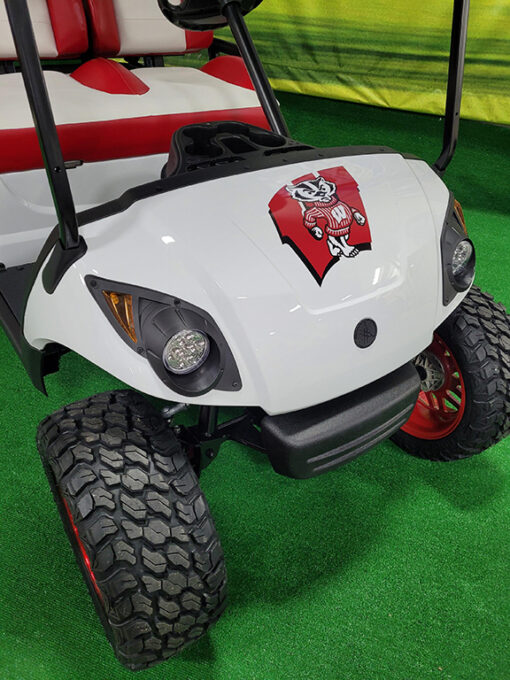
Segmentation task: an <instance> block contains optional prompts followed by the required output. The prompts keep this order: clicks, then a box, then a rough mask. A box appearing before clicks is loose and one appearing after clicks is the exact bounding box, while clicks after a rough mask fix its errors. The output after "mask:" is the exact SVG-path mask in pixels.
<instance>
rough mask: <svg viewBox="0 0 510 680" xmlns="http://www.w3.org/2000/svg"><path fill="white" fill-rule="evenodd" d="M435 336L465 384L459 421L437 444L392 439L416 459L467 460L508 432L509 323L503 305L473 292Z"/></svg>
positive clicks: (404, 435) (400, 435) (407, 437)
mask: <svg viewBox="0 0 510 680" xmlns="http://www.w3.org/2000/svg"><path fill="white" fill-rule="evenodd" d="M437 333H438V335H439V337H440V338H441V339H442V340H444V342H446V344H447V345H448V347H449V348H450V350H451V352H452V354H453V356H454V357H455V359H456V361H457V363H458V366H459V368H460V371H461V374H462V378H463V380H464V384H465V399H466V403H465V410H464V413H463V416H462V419H461V421H460V422H459V424H458V425H457V427H456V429H455V430H454V431H453V432H451V434H449V435H448V436H447V437H444V438H442V439H435V440H426V439H419V438H417V437H414V436H411V435H410V434H408V433H406V432H403V431H402V430H400V431H399V432H397V433H396V434H395V435H394V436H393V437H392V439H393V441H394V442H395V443H396V444H398V446H400V448H402V449H404V451H407V452H408V453H410V454H412V455H413V456H418V457H420V458H428V459H429V460H437V461H453V460H460V459H462V458H470V457H471V456H474V455H475V454H478V453H481V452H482V451H485V450H486V449H488V448H489V447H490V446H492V445H493V444H496V443H497V442H499V441H500V440H501V439H503V438H504V437H505V436H506V435H508V434H509V432H510V317H509V316H508V314H507V313H506V310H505V308H504V307H503V305H501V304H499V303H496V302H494V298H493V297H492V296H491V295H489V294H488V293H483V292H482V291H481V290H480V289H479V288H477V287H476V286H474V287H473V288H472V289H471V290H470V291H469V293H468V294H467V296H466V297H465V298H464V300H463V301H462V303H461V304H460V305H459V306H458V307H457V309H456V310H455V311H454V312H453V313H452V314H451V315H450V316H449V317H448V318H447V319H446V321H444V322H443V324H442V325H441V326H440V327H439V328H438V330H437Z"/></svg>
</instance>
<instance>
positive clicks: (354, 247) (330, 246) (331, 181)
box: [269, 167, 371, 285]
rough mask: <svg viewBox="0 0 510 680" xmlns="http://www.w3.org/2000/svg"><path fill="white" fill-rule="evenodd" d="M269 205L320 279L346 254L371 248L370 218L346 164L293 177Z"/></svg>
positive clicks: (290, 241) (281, 230) (278, 224)
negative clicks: (296, 177)
mask: <svg viewBox="0 0 510 680" xmlns="http://www.w3.org/2000/svg"><path fill="white" fill-rule="evenodd" d="M269 211H270V214H271V216H272V218H273V221H274V223H275V225H276V227H277V229H278V232H279V234H280V237H281V239H282V241H283V243H286V244H289V245H291V246H292V248H293V249H294V250H295V252H296V253H297V254H298V255H299V256H300V258H301V259H302V260H303V262H304V263H305V264H306V266H307V267H308V269H309V270H310V272H311V273H312V274H313V276H314V278H315V279H316V281H317V282H318V283H319V285H322V282H323V280H324V277H325V275H326V273H327V272H328V271H329V269H330V267H331V266H332V265H333V264H335V262H337V261H338V260H339V259H341V258H354V257H356V256H357V255H359V253H360V252H361V251H362V250H370V248H371V236H370V228H369V224H368V219H367V216H366V212H365V208H364V205H363V201H362V199H361V196H360V193H359V189H358V185H357V182H356V181H355V180H354V178H353V177H352V176H351V175H350V174H349V173H348V172H347V170H346V169H345V168H344V167H338V168H331V169H329V170H323V171H321V172H320V173H316V174H314V175H307V176H305V177H300V178H298V179H296V180H294V181H293V182H292V183H290V184H287V186H285V187H282V189H280V191H279V192H278V193H277V194H275V196H273V198H272V200H271V202H270V203H269Z"/></svg>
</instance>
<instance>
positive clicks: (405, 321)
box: [24, 154, 461, 414]
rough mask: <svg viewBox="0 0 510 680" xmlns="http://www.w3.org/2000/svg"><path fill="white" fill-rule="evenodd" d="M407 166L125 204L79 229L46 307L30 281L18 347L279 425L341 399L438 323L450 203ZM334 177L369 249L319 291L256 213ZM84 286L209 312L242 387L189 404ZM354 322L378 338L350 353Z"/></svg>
mask: <svg viewBox="0 0 510 680" xmlns="http://www.w3.org/2000/svg"><path fill="white" fill-rule="evenodd" d="M419 163H420V162H418V161H416V162H415V161H406V160H405V159H404V158H403V157H402V156H400V155H398V154H380V155H364V156H351V157H341V158H337V159H331V158H330V159H322V160H320V161H313V162H308V163H300V164H289V165H284V166H280V167H276V168H270V169H265V170H261V171H257V172H250V173H245V174H240V175H235V176H232V177H228V178H225V179H217V180H213V181H209V182H205V183H202V184H197V185H192V186H189V187H185V188H183V189H179V190H175V191H172V192H168V193H165V194H162V195H158V196H155V197H152V198H150V199H145V200H143V201H139V202H137V203H134V204H133V205H132V206H131V207H130V208H129V209H127V210H126V211H125V212H123V213H120V214H117V215H114V216H112V217H108V218H105V219H103V220H101V221H99V222H94V223H92V224H90V225H87V226H86V227H84V228H83V230H82V233H83V236H84V237H85V239H86V242H87V245H88V250H87V253H86V254H85V255H84V257H82V258H81V259H80V260H78V262H76V263H75V264H74V265H73V266H72V267H71V268H70V269H69V270H68V272H67V273H66V274H65V276H64V278H63V279H62V281H61V283H60V285H59V286H58V288H57V289H56V291H55V292H54V294H53V295H51V296H50V295H47V294H46V293H45V291H44V289H43V287H42V284H41V280H40V278H39V280H38V281H37V282H36V284H35V286H34V288H33V291H32V293H31V295H30V298H29V301H28V306H27V313H26V317H25V329H24V332H25V336H26V338H27V340H28V342H29V343H31V344H32V345H34V346H35V347H38V348H41V347H42V346H44V345H45V344H46V343H47V342H48V341H53V342H59V343H61V344H63V345H65V346H66V347H69V348H71V349H73V350H74V351H77V352H78V353H79V354H82V355H83V356H85V357H86V358H87V359H89V360H90V361H92V362H94V363H96V364H97V365H98V366H101V367H102V368H104V369H105V370H106V371H108V372H109V373H112V374H113V375H115V376H116V377H117V378H120V379H121V380H123V381H125V382H126V383H128V384H129V385H131V386H133V387H134V388H136V389H138V390H140V391H142V392H145V393H148V394H151V395H153V396H157V397H161V398H163V399H167V400H169V401H188V402H193V403H207V404H216V405H233V406H235V405H239V406H260V407H262V408H263V409H264V410H265V411H266V412H267V413H269V414H278V413H284V412H289V411H294V410H298V409H301V408H306V407H309V406H312V405H314V404H318V403H322V402H324V401H327V400H329V399H332V398H334V397H337V396H340V395H343V394H347V393H349V392H351V391H352V390H355V389H357V388H359V387H362V386H363V385H366V384H368V383H370V382H373V381H374V380H376V379H378V378H380V377H382V376H383V375H386V374H387V373H389V372H391V371H393V370H394V369H396V368H398V367H399V366H401V365H403V364H404V363H405V362H406V361H409V360H410V359H412V358H413V357H414V356H415V355H416V354H418V353H419V352H421V351H422V350H423V349H424V348H425V347H427V346H428V344H429V343H430V341H431V339H432V333H433V331H434V329H435V328H436V326H437V325H438V320H439V321H440V320H442V318H444V316H443V315H444V314H445V310H444V309H443V308H442V301H441V300H442V274H441V260H440V249H439V239H440V235H441V229H442V223H443V219H444V215H445V212H446V208H447V204H448V197H449V195H448V191H447V190H446V188H445V187H444V185H443V184H442V182H441V181H440V180H439V179H437V177H436V176H435V175H434V173H433V172H432V170H430V168H428V166H426V165H425V164H424V163H423V164H422V165H419ZM337 166H342V167H344V168H345V169H346V170H347V171H348V173H350V175H351V176H352V177H353V178H354V179H355V180H356V182H357V183H358V185H359V190H360V195H361V199H362V201H363V205H364V209H365V212H366V215H367V217H368V220H369V223H370V231H371V237H372V243H371V247H372V249H371V250H364V251H361V252H360V253H359V255H358V256H357V257H352V258H348V257H340V259H339V260H338V262H336V263H335V264H333V266H332V267H331V268H330V269H329V271H328V272H327V274H326V276H325V277H324V280H323V281H322V285H319V283H318V282H317V280H316V279H315V278H314V276H312V274H311V273H310V271H309V269H308V268H307V267H306V266H305V264H304V263H303V261H302V259H301V258H300V257H299V256H298V255H297V254H296V252H295V251H294V250H293V249H292V248H291V247H290V245H288V244H283V243H282V240H281V238H280V235H279V233H278V230H277V228H276V226H275V223H274V222H273V219H272V218H271V216H270V214H269V211H268V206H269V203H270V201H271V199H272V198H273V196H274V195H275V193H276V192H278V190H279V189H281V188H282V187H285V186H286V185H288V184H289V183H291V182H293V181H294V180H296V179H297V178H300V177H302V176H305V175H307V174H309V173H315V174H317V173H319V172H320V171H325V170H326V169H329V168H335V167H337ZM411 167H412V168H413V169H412V170H411ZM427 194H430V195H427ZM303 229H305V227H304V226H303ZM308 236H309V235H308V234H307V237H308ZM310 238H311V236H310ZM90 274H92V275H96V276H98V277H100V278H104V279H108V280H112V281H118V282H121V283H124V284H132V285H136V286H140V287H144V288H148V289H152V290H155V291H158V292H162V293H167V294H170V295H173V296H177V297H180V298H182V299H183V300H186V301H188V302H190V303H192V304H194V305H196V306H198V307H200V308H201V309H203V310H205V311H207V312H208V313H209V314H210V315H211V316H212V317H213V318H214V319H215V321H216V323H217V324H218V326H219V327H220V329H221V331H222V332H223V334H224V336H225V338H226V340H227V342H228V343H229V345H230V348H231V350H232V352H233V355H234V357H235V360H236V362H237V365H238V368H239V371H240V374H241V379H242V384H243V386H242V389H241V390H240V391H239V392H221V391H218V390H213V391H211V392H210V393H208V394H206V395H203V396H202V397H199V398H194V399H190V398H184V397H183V396H182V395H179V394H176V393H173V392H172V391H171V390H170V389H168V388H167V387H166V386H165V385H164V384H163V383H162V382H161V381H160V380H159V379H158V378H157V376H156V374H155V373H154V372H153V370H152V368H151V367H150V365H149V363H148V362H147V361H146V360H145V359H144V358H143V357H140V356H138V355H137V354H136V353H135V352H134V351H133V350H132V349H131V348H130V347H129V346H128V345H127V344H126V343H125V342H123V341H122V340H121V338H120V337H119V335H118V334H117V333H116V332H115V330H114V329H113V328H112V326H111V325H110V323H109V321H108V320H107V319H106V318H105V317H104V315H103V312H102V311H101V310H100V308H99V307H98V305H97V303H96V302H95V300H94V299H93V297H92V295H91V294H90V292H89V291H88V289H87V287H86V285H85V282H84V279H85V276H87V275H90ZM460 299H461V298H460V296H459V300H456V303H455V304H458V302H459V301H460ZM454 306H455V305H454ZM365 318H370V319H373V320H374V321H375V322H376V324H377V327H378V334H377V338H376V339H375V342H374V343H373V344H372V345H371V346H370V347H368V348H366V349H360V348H359V347H357V346H356V345H355V343H354V339H353V334H354V329H355V327H356V325H357V324H358V322H359V321H360V320H362V319H365Z"/></svg>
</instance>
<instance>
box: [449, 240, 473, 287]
mask: <svg viewBox="0 0 510 680" xmlns="http://www.w3.org/2000/svg"><path fill="white" fill-rule="evenodd" d="M473 253H474V248H473V246H472V245H471V242H470V241H467V240H465V241H461V242H460V243H459V244H458V245H457V247H456V248H455V250H454V251H453V257H452V274H453V278H454V279H459V278H461V277H462V275H463V274H464V273H465V271H466V269H467V267H468V265H469V261H470V260H471V258H472V257H473Z"/></svg>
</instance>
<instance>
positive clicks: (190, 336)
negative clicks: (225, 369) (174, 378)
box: [163, 330, 211, 375]
mask: <svg viewBox="0 0 510 680" xmlns="http://www.w3.org/2000/svg"><path fill="white" fill-rule="evenodd" d="M210 347H211V345H210V343H209V338H208V337H207V335H205V333H201V332H200V331H197V330H183V331H179V332H178V333H176V334H175V335H173V336H172V337H171V338H170V340H169V341H168V342H167V343H166V345H165V349H164V350H163V363H164V364H165V366H166V367H167V368H168V370H169V371H171V372H172V373H176V374H177V375H187V374H188V373H191V372H192V371H196V370H197V369H199V368H200V366H202V364H203V363H204V362H205V361H206V359H207V357H208V356H209V351H210Z"/></svg>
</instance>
